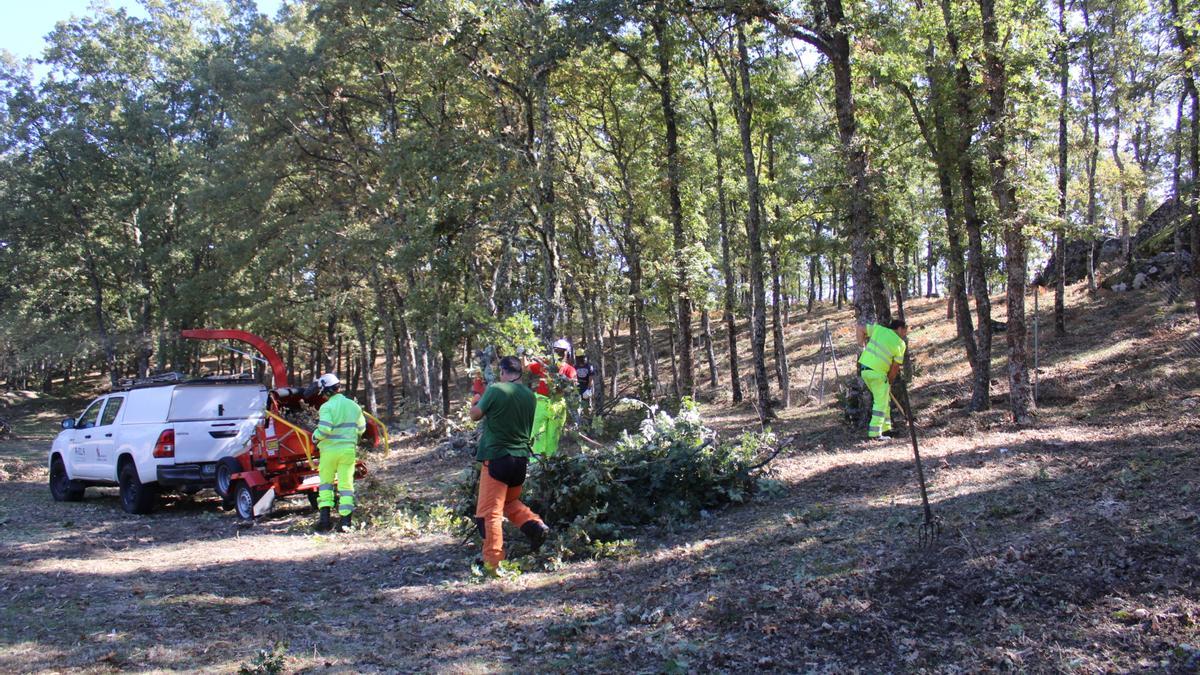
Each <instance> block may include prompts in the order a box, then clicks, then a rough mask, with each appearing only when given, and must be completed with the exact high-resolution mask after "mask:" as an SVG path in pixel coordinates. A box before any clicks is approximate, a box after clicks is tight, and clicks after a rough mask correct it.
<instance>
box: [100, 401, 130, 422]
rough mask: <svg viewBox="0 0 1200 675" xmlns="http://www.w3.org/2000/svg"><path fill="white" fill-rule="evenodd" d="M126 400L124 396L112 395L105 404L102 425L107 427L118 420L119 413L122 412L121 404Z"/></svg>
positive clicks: (101, 418) (101, 419)
mask: <svg viewBox="0 0 1200 675" xmlns="http://www.w3.org/2000/svg"><path fill="white" fill-rule="evenodd" d="M124 402H125V398H124V397H123V396H110V397H109V399H108V403H107V404H106V405H105V406H104V414H103V415H101V417H100V426H102V427H106V426H108V425H110V424H112V423H113V422H116V421H117V413H119V412H121V404H122V403H124Z"/></svg>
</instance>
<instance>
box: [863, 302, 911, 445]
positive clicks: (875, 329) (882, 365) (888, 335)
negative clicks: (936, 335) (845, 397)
mask: <svg viewBox="0 0 1200 675" xmlns="http://www.w3.org/2000/svg"><path fill="white" fill-rule="evenodd" d="M906 337H908V326H907V324H905V323H904V321H903V320H900V319H896V320H894V321H892V322H891V324H889V325H887V326H883V325H880V324H877V323H869V324H867V325H865V326H862V325H860V326H859V327H858V344H859V346H860V347H862V348H863V351H862V355H861V356H859V357H858V372H859V375H861V376H862V379H863V381H864V382H866V383H867V388H868V389H870V390H871V423H870V424H869V425H868V426H867V438H879V437H880V436H881V435H883V434H887V433H888V432H890V431H891V430H892V404H891V393H892V382H894V381H895V380H896V376H897V375H899V374H900V367H901V366H902V365H904V352H905V350H906V349H907V346H908V345H907V343H905V341H904V339H905V338H906Z"/></svg>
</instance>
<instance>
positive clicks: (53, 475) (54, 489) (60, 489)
mask: <svg viewBox="0 0 1200 675" xmlns="http://www.w3.org/2000/svg"><path fill="white" fill-rule="evenodd" d="M83 490H84V488H83V486H82V485H80V484H79V483H78V481H73V480H71V478H70V477H69V476H67V467H65V466H63V461H62V457H59V456H58V455H55V456H54V459H53V460H51V462H50V495H51V496H53V497H54V501H56V502H78V501H83Z"/></svg>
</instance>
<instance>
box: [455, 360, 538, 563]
mask: <svg viewBox="0 0 1200 675" xmlns="http://www.w3.org/2000/svg"><path fill="white" fill-rule="evenodd" d="M521 371H522V367H521V360H520V359H518V358H517V357H515V356H506V357H504V358H503V359H501V360H500V381H499V382H496V383H494V384H492V385H491V386H489V387H488V388H487V389H486V390H485V391H484V392H483V395H482V396H481V395H479V394H476V395H475V399H474V401H475V405H473V406H472V407H471V419H472V420H475V421H476V422H478V421H480V420H483V424H482V425H481V426H482V430H481V432H480V434H479V446H478V447H477V449H476V451H475V459H476V460H477V461H480V462H483V467H482V469H481V470H480V472H479V497H478V499H477V501H476V504H475V527H476V528H477V529H478V530H479V534H480V536H481V537H483V568H484V572H485V573H486V574H489V575H495V574H496V572H497V570H498V568H499V566H500V561H501V560H504V519H505V518H508V520H509V522H511V523H512V524H513V525H515V526H517V527H518V528H520V529H521V533H522V534H524V535H525V536H526V537H527V538H528V539H529V545H530V547H531V548H532V550H534V551H537V550H538V549H539V548H541V546H542V543H543V542H544V541H545V540H546V534H547V533H548V532H549V531H550V529H549V528H548V527H546V524H545V523H543V522H542V519H541V518H540V517H538V515H537V514H536V513H534V512H533V511H531V510H530V509H529V507H528V506H525V504H523V503H522V502H521V499H520V497H521V486H522V485H524V484H525V473H526V471H527V470H528V469H529V455H530V452H531V451H532V447H531V445H530V437H529V430H530V428H531V427H532V426H533V412H534V408H535V407H536V406H537V401H536V400H535V398H534V395H533V392H531V391H530V390H529V387H526V386H525V385H524V384H522V383H521V382H520V379H521Z"/></svg>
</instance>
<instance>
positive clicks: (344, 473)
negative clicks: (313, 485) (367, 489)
mask: <svg viewBox="0 0 1200 675" xmlns="http://www.w3.org/2000/svg"><path fill="white" fill-rule="evenodd" d="M354 454H355V453H354V447H353V446H351V447H346V448H328V449H327V448H321V459H320V461H319V462H318V464H317V473H318V475H319V476H320V478H321V485H320V487H319V488H318V489H317V508H319V509H323V508H327V507H328V508H333V484H334V481H335V480H336V481H337V490H338V500H337V502H338V514H339V515H342V516H348V515H350V514H351V513H353V512H354V461H355V456H354Z"/></svg>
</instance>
